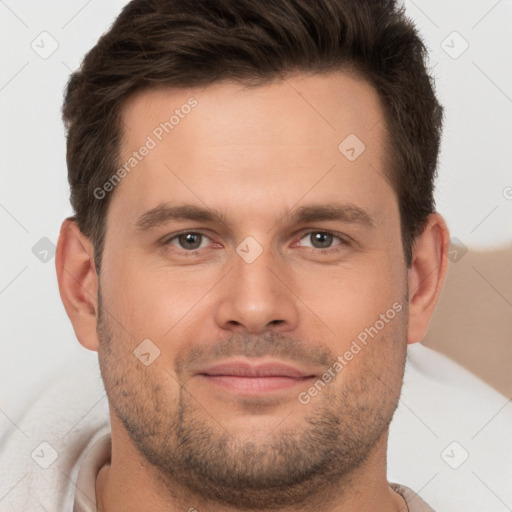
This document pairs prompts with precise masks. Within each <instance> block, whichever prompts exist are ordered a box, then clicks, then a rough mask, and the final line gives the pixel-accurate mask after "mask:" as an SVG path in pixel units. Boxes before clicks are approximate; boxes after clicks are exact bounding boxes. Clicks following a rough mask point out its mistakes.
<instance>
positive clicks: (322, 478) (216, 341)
mask: <svg viewBox="0 0 512 512" xmlns="http://www.w3.org/2000/svg"><path fill="white" fill-rule="evenodd" d="M191 96H193V97H194V98H195V99H196V100H197V101H198V105H197V107H195V108H194V109H193V110H192V111H191V112H190V114H188V115H187V116H186V117H184V118H183V119H181V120H180V123H179V124H178V125H177V126H175V128H174V129H173V131H172V132H171V133H170V134H167V135H165V136H164V138H163V140H162V141H161V142H159V143H158V145H157V146H156V147H155V148H154V149H152V150H151V152H150V153H149V154H148V155H147V156H146V157H145V158H144V159H143V160H142V161H141V162H140V163H139V164H138V165H137V167H136V168H135V169H134V170H132V172H131V173H130V174H129V175H127V176H126V177H125V178H124V179H123V180H122V182H121V183H120V184H119V185H117V187H116V189H115V191H114V192H113V194H114V195H113V197H112V202H111V204H110V207H109V210H108V215H107V219H106V239H105V248H104V253H103V261H102V267H101V273H100V276H98V275H97V274H96V272H95V269H94V260H93V246H92V244H91V242H90V240H89V239H88V238H87V237H85V236H84V235H83V234H82V233H81V232H80V230H79V229H78V227H77V226H76V224H75V223H74V222H73V221H71V220H69V219H67V220H65V221H64V223H63V225H62V229H61V234H60V238H59V243H58V248H57V258H56V265H57V273H58V280H59V288H60V293H61V297H62V300H63V303H64V306H65V308H66V311H67V313H68V315H69V317H70V319H71V322H72V324H73V327H74V330H75V333H76V336H77V338H78V340H79V341H80V343H81V344H82V345H83V346H85V347H86V348H88V349H90V350H95V351H98V356H99V362H100V367H101V371H102V376H103V379H104V383H105V388H106V390H107V395H108V398H109V404H110V412H111V424H112V459H111V463H110V464H108V465H106V466H105V467H103V468H102V470H101V471H100V473H99V475H98V479H97V482H96V491H97V500H98V508H99V510H102V511H107V512H116V511H121V510H122V511H130V510H133V511H135V510H142V509H144V510H162V511H163V510H167V511H178V510H190V509H192V510H194V509H196V510H197V511H203V510H204V511H219V512H221V511H233V510H281V511H292V510H293V511H302V510H304V511H306V510H313V509H314V510H320V509H322V510H325V511H327V512H335V511H336V512H337V511H342V510H343V511H344V510H368V511H373V510H375V511H381V512H382V511H384V512H389V511H397V510H402V511H405V510H407V507H406V505H405V502H404V501H403V499H402V498H401V497H400V496H399V495H398V494H396V493H395V492H394V491H392V490H391V489H390V487H389V485H388V482H387V480H386V450H387V437H388V425H389V422H390V421H391V418H392V415H393V412H394V410H395V408H396V406H397V403H398V400H399V393H400V389H401V385H402V377H403V370H404V364H405V353H406V346H407V344H408V343H414V342H417V341H420V340H421V339H422V338H423V336H424V334H425V332H426V329H427V327H428V323H429V320H430V318H431V316H432V314H433V312H434V310H435V306H436V303H437V301H438V298H439V294H440V292H441V289H442V284H443V281H444V278H445V273H446V267H447V251H446V248H447V246H448V241H449V232H448V229H447V226H446V223H445V221H444V220H443V218H442V216H441V215H439V214H438V213H434V214H432V215H431V216H430V217H429V219H428V223H427V226H426V228H425V230H424V231H423V233H422V234H421V235H420V236H419V237H418V238H417V240H416V241H415V244H414V247H413V262H412V264H411V266H410V267H409V268H408V267H407V265H406V263H405V261H404V255H403V250H402V245H401V239H400V218H399V210H398V203H397V199H396V195H395V193H394V191H393V189H392V188H391V186H390V184H389V183H388V180H387V179H386V169H385V161H386V148H385V146H384V143H383V141H384V136H385V125H384V123H383V122H382V119H383V110H382V106H381V104H380V102H379V99H378V96H377V94H376V92H375V91H374V90H373V88H372V87H371V86H370V85H368V84H367V83H366V82H364V81H362V80H360V79H358V78H356V77H353V76H350V75H348V74H346V73H344V72H336V73H329V74H322V75H316V76H306V75H295V76H290V77H289V78H288V79H287V80H285V81H282V82H272V83H269V84H267V85H264V86H258V87H257V88H246V87H243V86H241V85H239V84H235V83H231V82H224V83H220V84H215V85H210V86H208V87H203V88H192V89H180V90H171V89H159V90H152V91H143V92H139V93H138V94H136V95H135V96H133V97H132V98H130V100H129V101H128V103H127V104H126V105H125V107H124V110H123V121H124V126H125V132H124V135H125V137H124V140H123V144H122V148H123V155H122V157H123V158H128V157H129V155H130V154H131V152H132V151H134V150H136V149H137V148H139V147H140V146H141V145H142V144H143V143H144V141H145V140H146V138H147V136H148V135H150V134H151V133H152V131H153V130H154V128H155V127H156V126H158V125H159V123H160V122H162V121H164V120H166V119H168V118H169V116H170V115H171V114H172V113H173V111H174V110H175V109H176V108H180V106H181V105H183V104H185V103H186V102H187V100H188V99H189V98H190V97H191ZM348 134H356V135H357V137H358V138H359V139H360V140H362V141H363V142H364V144H365V146H366V149H365V151H364V152H363V153H362V154H361V155H360V156H359V157H358V158H357V159H356V160H354V161H349V160H348V159H347V158H346V157H345V156H344V155H343V154H342V153H341V152H340V151H339V149H338V145H339V144H340V142H341V141H342V140H343V139H345V137H347V135H348ZM333 201H337V202H343V203H351V204H352V205H356V206H358V207H360V208H362V209H364V210H366V211H367V212H368V213H369V214H370V215H371V216H372V217H373V219H374V226H373V227H368V226H365V225H363V224H360V223H354V222H347V221H342V220H322V221H314V222H302V223H300V224H297V223H294V222H291V220H290V219H291V216H290V213H291V212H292V211H293V210H294V209H296V208H298V207H300V206H307V205H312V204H326V203H331V202H333ZM161 202H170V203H174V204H184V203H187V204H193V205H196V206H199V207H206V208H214V209H216V210H217V211H219V212H220V213H221V214H222V216H223V220H222V221H220V220H219V221H214V222H207V221H197V220H169V221H168V222H165V223H162V224H161V225H159V226H157V227H156V228H154V229H152V230H148V231H145V232H142V231H140V230H137V228H136V223H137V219H139V217H140V216H141V215H143V214H144V212H146V211H147V210H149V209H151V208H153V207H155V206H156V205H158V204H159V203H161ZM183 231H190V232H193V233H201V234H203V235H205V237H203V238H201V237H199V239H194V240H196V241H197V240H199V242H200V246H199V248H197V249H196V250H195V252H194V251H191V249H190V248H189V246H190V245H193V244H191V242H188V244H189V245H187V240H183V239H181V243H182V245H180V239H179V238H176V237H174V238H173V239H172V240H169V239H171V238H172V236H173V235H174V234H176V233H181V232H183ZM312 231H313V233H317V232H320V233H332V234H334V235H335V236H334V238H330V237H327V241H325V239H324V242H323V244H324V245H322V243H321V242H320V243H319V242H318V241H315V237H314V236H313V237H312V236H311V232H312ZM247 236H251V237H253V238H254V239H255V240H256V241H257V242H258V244H259V246H260V247H261V249H262V252H261V254H260V255H259V257H258V258H257V259H255V260H254V261H253V262H252V263H248V262H247V261H246V260H244V259H243V258H242V257H241V256H240V255H239V253H237V251H236V249H237V247H239V246H240V244H241V243H242V242H243V241H244V240H245V239H246V237H247ZM337 236H339V237H340V238H336V237H337ZM343 240H345V242H343ZM164 242H165V243H164ZM183 242H184V245H183ZM241 247H244V245H243V244H242V246H241ZM245 247H247V246H245ZM329 248H330V249H333V250H332V251H331V252H326V251H327V250H328V249H329ZM251 250H254V249H251ZM98 291H100V295H101V297H100V299H101V300H100V302H98ZM397 303H398V304H400V305H401V306H402V309H401V312H400V313H397V314H396V316H395V315H394V318H393V319H392V320H389V321H388V322H386V323H385V324H384V327H383V328H382V329H380V330H379V331H378V334H377V335H376V336H375V337H374V338H371V339H370V340H369V342H368V344H367V345H366V346H364V348H363V349H362V350H361V351H360V352H359V353H357V354H356V355H354V357H353V358H352V359H351V360H350V361H347V364H346V366H344V367H343V369H342V370H341V371H340V372H337V373H336V377H335V378H333V379H332V380H331V381H330V382H329V383H328V384H327V385H326V386H325V387H324V388H322V390H321V391H320V392H318V393H317V394H316V395H315V396H313V397H311V400H310V401H309V402H308V403H307V404H303V403H301V402H300V401H299V400H298V397H299V393H300V392H307V391H308V390H309V389H310V388H311V386H312V384H313V383H314V382H315V381H316V380H318V378H320V377H321V376H322V374H324V372H325V371H327V370H328V368H332V365H333V363H334V362H335V361H336V360H337V359H336V358H337V357H338V356H339V355H343V354H345V352H346V351H347V350H349V349H350V347H351V344H352V342H353V341H354V340H355V339H356V337H357V336H358V334H360V333H361V332H362V331H364V329H365V328H368V327H370V326H373V325H375V324H376V320H378V319H379V318H381V317H380V315H382V314H386V311H388V310H389V309H390V308H392V305H393V304H397ZM145 339H150V340H151V342H152V343H153V344H154V345H155V346H157V347H158V349H159V350H160V355H159V357H158V358H157V359H155V360H154V362H152V363H151V364H150V365H148V366H146V365H144V364H142V363H141V361H140V360H139V359H137V358H136V357H134V354H133V352H134V350H135V349H136V348H137V347H138V346H139V344H140V343H141V341H142V340H145ZM233 358H238V359H240V358H244V359H245V360H247V361H250V362H253V363H254V362H267V361H276V360H277V361H281V362H288V363H290V364H292V365H293V366H295V367H297V368H299V369H300V370H302V371H303V372H304V373H306V374H308V375H313V376H314V378H312V379H305V380H304V381H303V382H300V383H298V384H296V385H293V386H291V387H289V388H286V389H280V390H277V391H273V392H267V393H259V394H258V393H256V394H254V395H252V396H249V395H247V394H244V393H243V392H240V390H234V389H233V388H232V387H228V388H227V387H223V386H221V385H219V384H218V383H216V384H212V382H211V380H210V379H208V378H205V377H204V376H201V375H197V373H196V372H197V371H198V370H199V369H201V368H204V367H205V366H207V365H208V364H210V363H212V362H213V363H216V362H220V361H226V360H229V359H233ZM303 396H304V395H303Z"/></svg>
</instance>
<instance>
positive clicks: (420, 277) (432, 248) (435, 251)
mask: <svg viewBox="0 0 512 512" xmlns="http://www.w3.org/2000/svg"><path fill="white" fill-rule="evenodd" d="M449 245H450V232H449V231H448V227H447V226H446V222H445V220H444V219H443V217H442V216H441V215H440V214H439V213H432V214H431V215H429V217H428V221H427V225H426V227H425V229H424V230H423V233H422V234H421V235H419V236H418V238H417V239H416V240H415V241H414V244H413V248H412V263H411V266H410V268H409V269H408V282H409V326H408V331H407V343H416V342H418V341H421V340H422V339H423V337H424V336H425V334H426V332H427V328H428V324H429V322H430V319H431V317H432V315H433V313H434V310H435V308H436V305H437V302H438V300H439V296H440V295H441V290H442V288H443V284H444V279H445V276H446V270H447V268H448V250H449Z"/></svg>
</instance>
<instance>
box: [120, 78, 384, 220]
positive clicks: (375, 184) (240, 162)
mask: <svg viewBox="0 0 512 512" xmlns="http://www.w3.org/2000/svg"><path fill="white" fill-rule="evenodd" d="M122 121H123V138H122V144H121V161H120V167H121V166H124V167H125V169H126V170H127V171H128V172H125V173H124V174H125V175H126V178H123V180H122V183H120V184H119V185H118V187H117V189H116V190H115V192H116V194H115V195H114V197H113V204H114V203H116V204H118V205H119V206H120V207H122V208H123V209H124V210H125V213H126V214H128V213H129V214H133V215H135V214H139V215H140V214H141V213H143V211H144V210H147V209H149V208H152V207H155V206H156V205H157V204H158V203H162V202H164V201H167V200H176V199H177V198H178V197H180V198H183V202H187V203H191V202H194V203H196V204H198V203H203V205H204V203H205V202H206V203H208V204H211V205H212V206H215V207H218V206H221V207H224V208H226V209H229V208H230V207H231V208H235V207H236V208H237V209H238V211H239V212H240V213H241V212H242V211H243V210H244V209H247V212H248V214H249V213H250V212H249V208H250V206H251V205H252V206H254V205H257V204H258V202H259V203H260V206H262V205H263V204H265V201H267V202H268V200H269V196H271V197H273V199H274V201H273V203H274V204H277V203H281V206H282V209H287V208H289V207H291V205H292V204H294V203H296V202H297V201H298V200H299V199H300V196H301V195H303V194H308V196H309V197H310V198H311V199H313V198H315V196H317V198H320V197H322V195H323V196H324V197H327V196H331V199H334V196H338V195H341V196H343V194H346V195H349V196H351V197H348V199H350V200H351V201H352V202H357V201H356V200H357V199H362V198H363V197H365V196H366V202H367V203H368V202H369V201H370V202H371V201H372V200H374V202H375V201H377V196H378V195H379V193H380V194H382V193H384V192H385V193H387V194H388V195H390V194H391V195H393V191H392V190H391V189H390V187H389V185H388V183H387V180H386V178H385V175H386V171H385V163H384V161H385V155H386V151H385V148H384V123H383V110H382V106H381V103H380V100H379V97H378V95H377V93H376V91H375V90H374V89H373V88H372V87H371V86H370V85H369V84H368V83H367V82H365V81H364V80H361V79H360V78H357V77H355V76H351V75H349V74H346V73H344V72H333V73H329V74H322V75H312V76H306V75H295V76H290V77H289V78H287V79H286V80H281V81H274V82H270V83H268V84H266V85H260V86H253V87H247V86H244V85H241V84H238V83H234V82H219V83H215V84H212V85H208V86H205V87H195V88H181V89H170V88H163V87H160V88H155V89H151V90H144V91H141V92H138V93H137V94H135V95H134V96H132V97H131V98H129V100H128V101H127V102H126V104H125V106H124V108H123V111H122ZM129 162H130V164H129V165H127V164H128V163H129ZM131 164H133V165H131ZM383 185H384V186H383ZM308 190H309V191H308ZM244 194H245V201H244V200H243V199H242V198H243V196H244ZM372 195H373V196H375V197H373V198H372ZM222 202H223V204H221V203H222ZM377 203H378V201H377ZM217 209H218V208H217ZM128 210H129V211H128ZM260 215H261V216H263V215H264V212H260Z"/></svg>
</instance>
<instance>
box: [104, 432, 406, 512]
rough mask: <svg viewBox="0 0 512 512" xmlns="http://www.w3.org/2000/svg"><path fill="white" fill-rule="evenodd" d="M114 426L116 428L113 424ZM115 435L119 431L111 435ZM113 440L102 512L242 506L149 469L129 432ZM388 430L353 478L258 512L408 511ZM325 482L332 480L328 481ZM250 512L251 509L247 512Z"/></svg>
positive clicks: (214, 510)
mask: <svg viewBox="0 0 512 512" xmlns="http://www.w3.org/2000/svg"><path fill="white" fill-rule="evenodd" d="M113 427H114V425H113ZM112 432H113V434H114V428H113V430H112ZM115 434H119V435H113V436H112V456H111V462H110V464H107V465H106V466H104V467H103V468H102V469H101V470H100V472H99V474H98V477H97V480H96V500H97V508H98V511H99V512H121V511H123V512H130V511H134V512H135V511H139V510H153V511H155V512H157V511H162V512H163V511H166V512H174V511H176V512H178V511H189V512H195V511H197V512H206V511H208V512H235V511H238V510H240V508H239V507H234V506H230V505H225V504H223V503H220V502H214V501H212V500H210V499H205V498H204V497H202V496H201V495H199V494H196V493H194V492H193V491H191V490H190V489H189V488H188V487H187V488H184V487H183V486H182V485H181V484H179V483H178V482H176V481H174V480H173V479H172V478H170V477H168V476H163V475H162V474H161V473H160V472H158V470H156V468H154V467H153V466H152V465H150V464H149V463H148V462H147V461H145V459H143V457H142V456H141V454H140V453H139V452H138V451H137V449H136V448H135V447H134V446H133V444H132V443H131V440H130V439H129V436H128V435H127V433H126V432H125V431H124V429H119V430H118V431H117V432H115ZM387 438H388V433H387V431H386V432H385V433H384V434H383V436H381V438H380V439H379V440H378V441H377V443H376V444H375V445H374V447H373V448H372V450H371V451H370V453H369V455H368V457H367V458H366V459H365V460H364V461H363V462H362V463H361V464H360V465H359V466H358V467H357V468H356V469H355V470H353V471H352V472H351V473H350V474H346V475H341V476H339V477H338V478H337V479H328V478H325V479H323V480H324V481H321V482H319V485H318V487H317V492H315V493H314V494H312V495H310V496H309V497H308V498H307V499H305V500H304V501H302V502H301V504H300V506H298V505H296V504H294V505H290V506H288V507H287V506H281V505H279V506H278V507H276V506H275V505H274V506H272V505H269V507H268V508H266V509H263V508H261V507H259V508H258V512H270V511H271V510H272V511H273V512H275V510H279V511H280V512H302V511H304V512H306V511H310V510H322V511H324V512H342V511H351V510H365V511H368V512H370V511H375V512H377V511H378V512H397V511H400V512H406V511H407V510H408V508H407V505H406V504H405V501H404V500H403V498H402V497H401V496H400V495H398V494H397V493H396V492H395V491H393V490H392V489H391V488H390V487H389V485H388V482H387V477H386V452H387ZM325 480H330V481H329V482H326V481H325ZM244 510H246V511H247V512H249V511H250V510H251V509H249V508H246V509H244Z"/></svg>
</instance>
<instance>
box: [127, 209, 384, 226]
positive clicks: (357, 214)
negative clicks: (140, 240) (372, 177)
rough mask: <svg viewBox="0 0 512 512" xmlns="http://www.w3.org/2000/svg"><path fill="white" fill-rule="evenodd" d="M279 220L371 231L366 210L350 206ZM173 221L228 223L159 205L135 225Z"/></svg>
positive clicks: (214, 215)
mask: <svg viewBox="0 0 512 512" xmlns="http://www.w3.org/2000/svg"><path fill="white" fill-rule="evenodd" d="M283 219H287V221H288V222H290V223H292V224H301V223H308V222H320V221H338V222H340V221H341V222H345V223H349V224H360V225H362V226H363V227H366V228H370V229H373V228H375V220H374V218H373V216H372V215H371V214H370V213H369V212H368V211H367V210H365V209H363V208H361V207H359V206H356V205H354V204H351V203H327V204H313V205H308V206H301V207H299V208H296V209H295V210H293V211H291V212H289V213H287V214H285V215H284V216H283V217H282V218H281V220H283ZM173 220H188V221H197V222H208V223H215V222H217V223H220V224H225V225H227V224H228V222H227V219H226V218H225V216H224V215H223V214H222V213H221V212H220V211H218V210H216V209H214V208H204V207H201V206H196V205H193V204H182V205H172V204H170V203H161V204H159V205H157V206H155V207H154V208H151V209H150V210H148V211H146V212H145V213H143V214H142V215H141V216H140V217H139V218H138V220H137V222H136V224H135V226H136V229H137V231H150V230H152V229H154V228H157V227H158V226H161V225H164V224H166V223H167V222H170V221H173Z"/></svg>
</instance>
